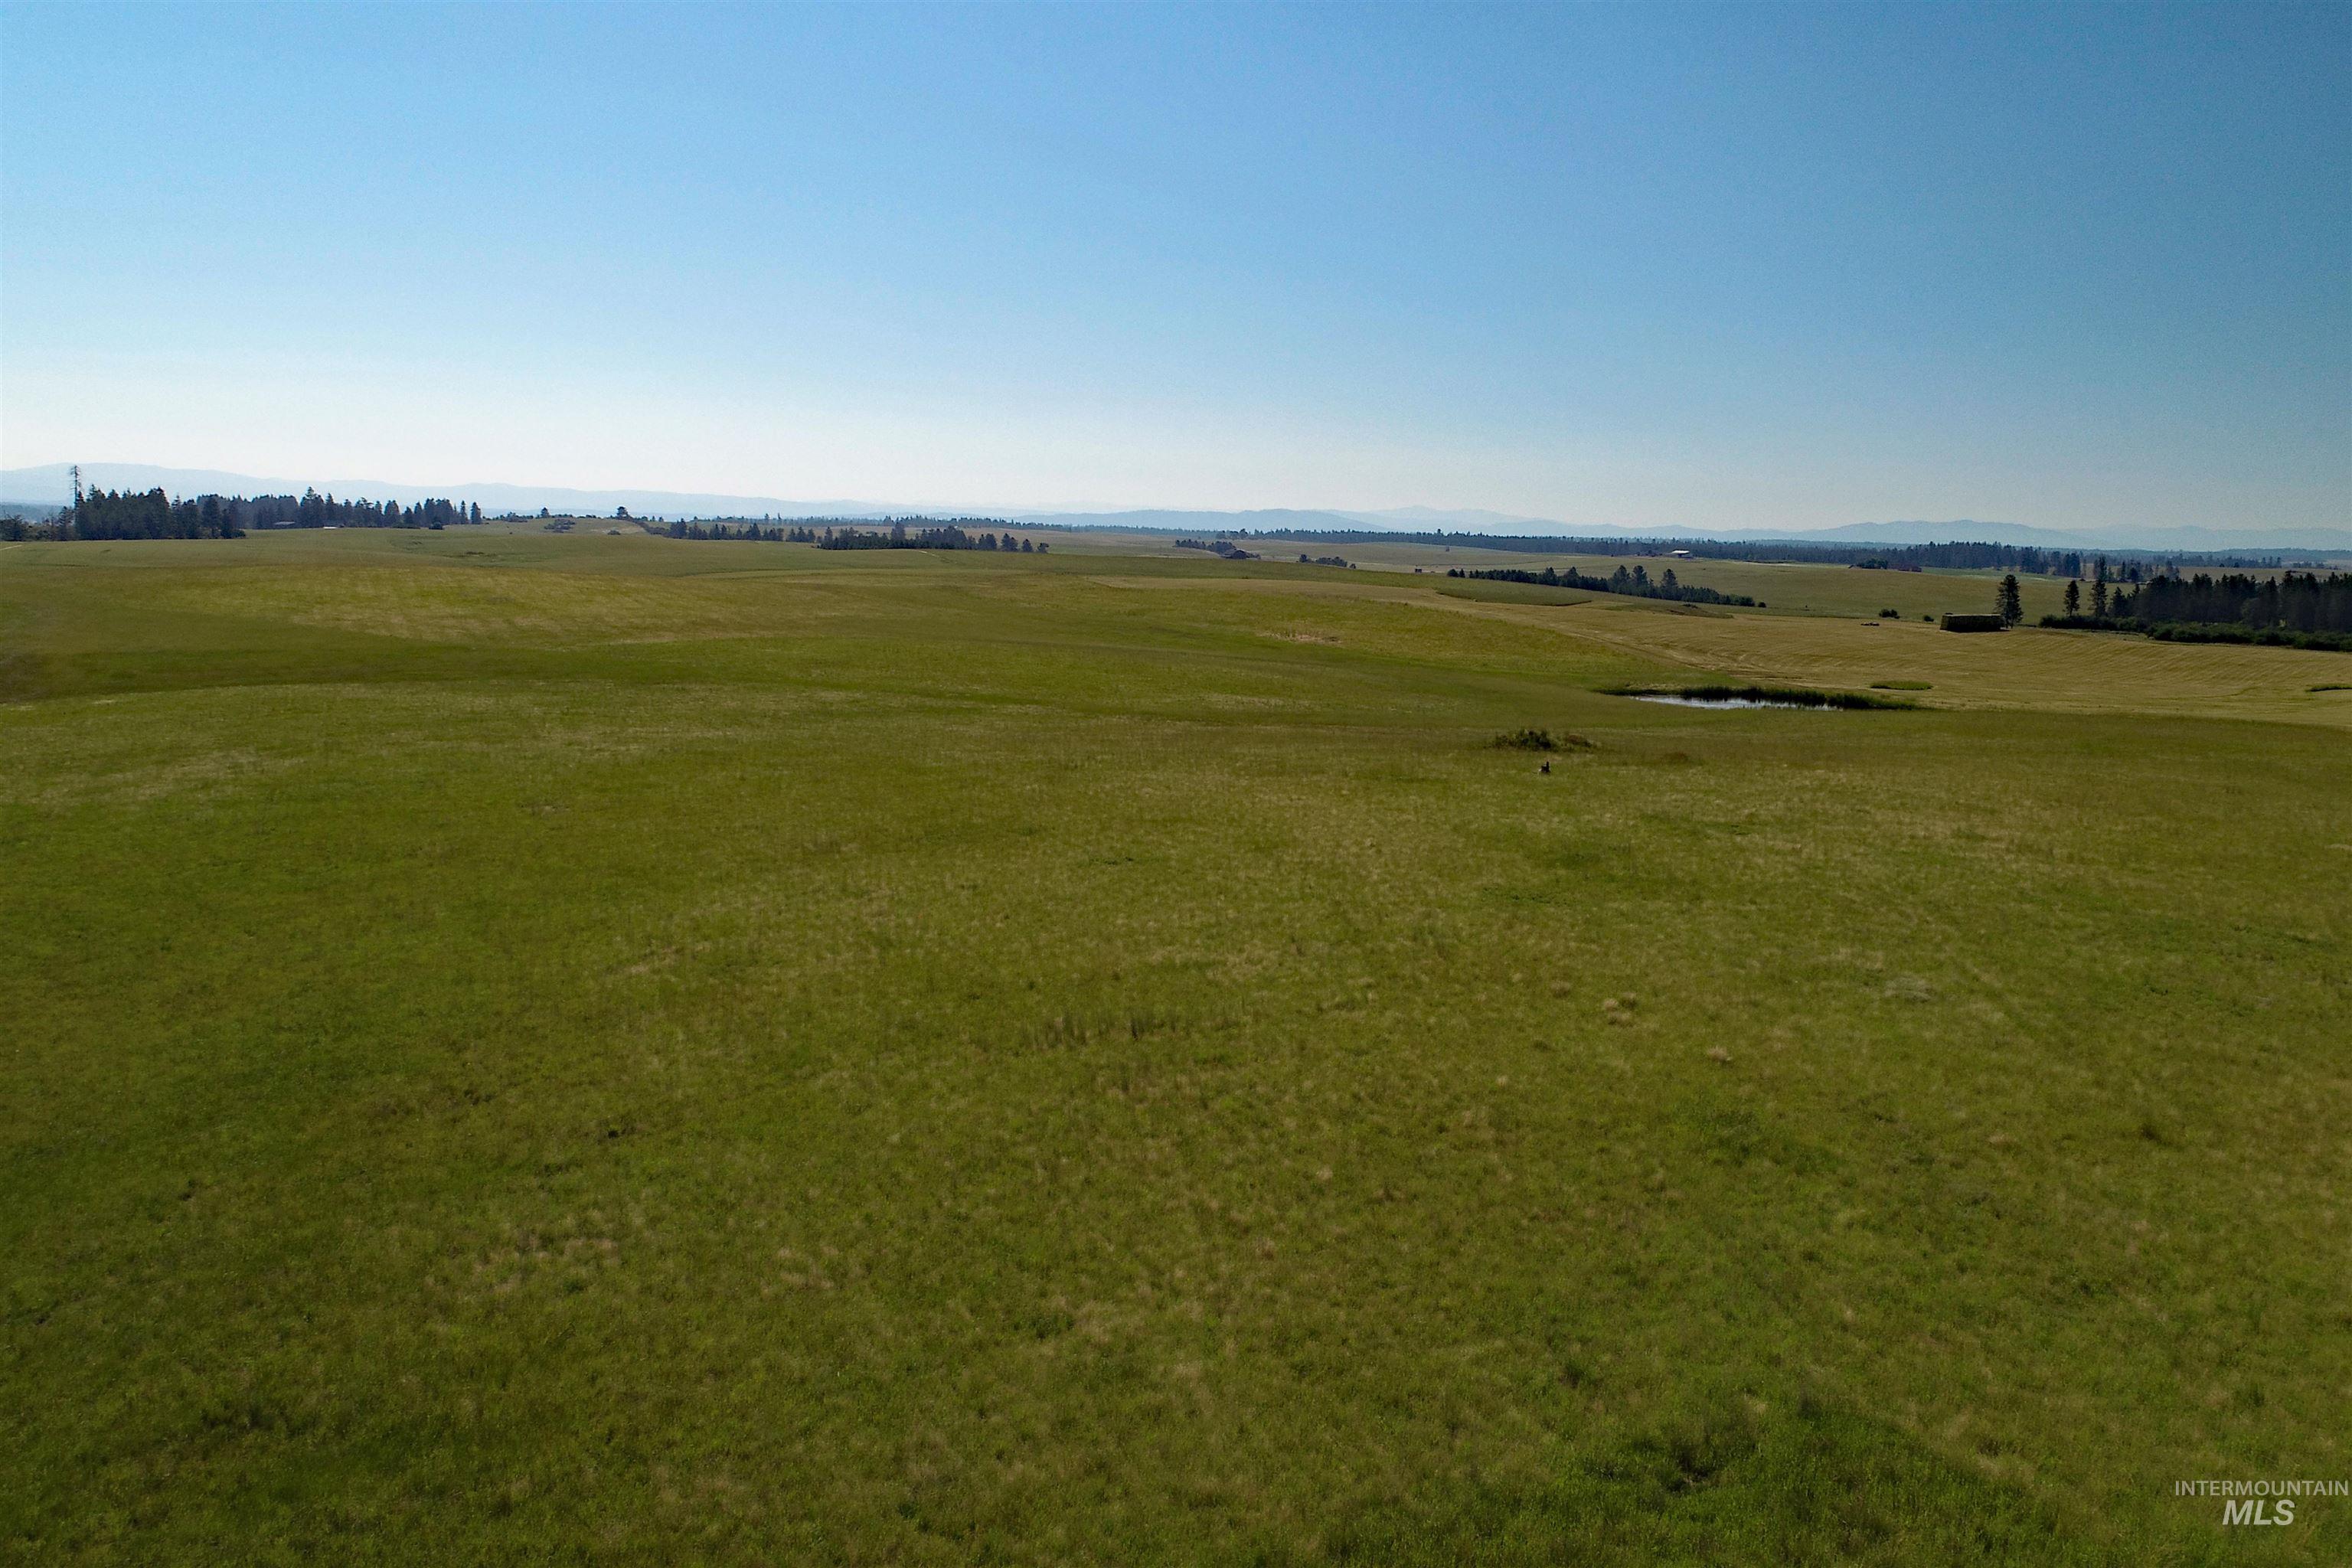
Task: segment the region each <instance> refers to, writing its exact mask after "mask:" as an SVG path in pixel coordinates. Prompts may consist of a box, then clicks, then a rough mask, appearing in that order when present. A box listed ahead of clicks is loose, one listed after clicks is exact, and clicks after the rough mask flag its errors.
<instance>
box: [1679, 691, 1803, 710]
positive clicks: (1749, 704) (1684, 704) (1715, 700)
mask: <svg viewBox="0 0 2352 1568" xmlns="http://www.w3.org/2000/svg"><path fill="white" fill-rule="evenodd" d="M1633 700H1634V701H1636V702H1665V703H1670V704H1672V705H1673V706H1675V707H1676V708H1815V707H1818V706H1820V704H1818V703H1812V702H1780V701H1775V700H1772V699H1771V698H1769V697H1677V696H1674V695H1672V694H1670V693H1667V692H1663V691H1661V692H1657V693H1649V692H1637V693H1636V694H1635V695H1634V698H1633Z"/></svg>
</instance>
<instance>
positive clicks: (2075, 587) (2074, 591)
mask: <svg viewBox="0 0 2352 1568" xmlns="http://www.w3.org/2000/svg"><path fill="white" fill-rule="evenodd" d="M2066 613H2067V614H2068V615H2070V616H2079V615H2081V614H2082V613H2083V584H2080V583H2068V584H2066Z"/></svg>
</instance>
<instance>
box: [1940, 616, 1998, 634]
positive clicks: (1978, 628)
mask: <svg viewBox="0 0 2352 1568" xmlns="http://www.w3.org/2000/svg"><path fill="white" fill-rule="evenodd" d="M1944 629H1945V630H1946V631H1948V632H1997V631H2000V629H2001V620H2000V616H1945V617H1944Z"/></svg>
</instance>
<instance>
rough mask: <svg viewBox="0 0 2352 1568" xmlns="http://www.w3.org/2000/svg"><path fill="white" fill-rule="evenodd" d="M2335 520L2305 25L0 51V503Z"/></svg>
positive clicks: (1845, 14) (757, 37)
mask: <svg viewBox="0 0 2352 1568" xmlns="http://www.w3.org/2000/svg"><path fill="white" fill-rule="evenodd" d="M71 458H79V459H82V460H85V461H89V460H100V459H106V460H119V461H137V462H152V463H163V464H171V465H177V466H185V467H205V468H229V469H236V470H241V471H245V472H252V473H264V474H270V475H279V476H289V477H304V476H310V475H316V476H320V477H351V476H366V477H376V478H382V479H394V480H404V481H414V482H420V483H434V482H447V483H457V482H462V481H476V480H484V481H487V480H511V481H517V482H533V483H543V484H566V485H577V486H583V487H619V486H634V487H646V488H667V489H695V490H719V491H735V492H740V493H751V494H763V495H776V496H786V497H795V498H799V497H806V498H812V499H814V498H820V497H863V498H871V499H876V500H901V501H908V502H915V501H935V502H950V501H951V502H955V503H960V504H965V505H971V506H986V507H1015V506H1037V505H1050V504H1103V505H1154V506H1199V507H1248V506H1340V507H1358V508H1371V507H1386V506H1402V505H1411V504H1423V505H1433V506H1444V507H1456V506H1477V507H1491V508H1495V509H1496V510H1505V511H1511V512H1517V513H1527V514H1534V515H1539V516H1544V517H1551V518H1559V519H1561V520H1564V521H1570V522H1571V523H1611V524H1630V525H1654V526H1660V527H1665V526H1700V527H1708V526H1715V527H1733V526H1782V525H1788V526H1796V525H1804V526H1821V525H1829V524H1836V523H1843V522H1851V521H1864V520H1871V519H1885V518H1958V517H1972V518H1978V519H1989V520H1990V519H1998V520H2003V521H2017V522H2025V523H2033V524H2040V525H2043V526H2053V527H2099V526H2115V525H2123V524H2149V525H2171V524H2189V523H2202V524H2208V525H2212V526H2221V527H2265V528H2268V527H2292V526H2296V525H2308V524H2321V525H2326V526H2331V527H2340V526H2343V525H2344V523H2345V522H2346V521H2347V514H2352V9H2347V8H2346V7H2343V6H2336V5H2330V6H2324V7H2317V8H2309V9H2301V8H2295V7H2291V6H2274V5H2230V6H2216V7H2195V8H2171V7H2157V6H2148V7H2137V6H2110V5H2076V6H2068V7H2061V8H2054V9H2045V8H2037V7H2032V6H2016V5H2010V6H1999V7H1987V8H1976V7H1970V6H1963V5H1888V6H1876V7H1873V6H1855V5H1847V6H1836V7H1784V6H1764V5H1738V6H1732V7H1726V8H1713V7H1665V6H1655V7H1650V6H1643V7H1626V8H1616V7H1543V8H1533V9H1522V8H1455V7H1438V6H1415V7H1406V8H1377V9H1359V8H1352V7H1347V6H1336V5H1318V6H1311V7H1302V8H1276V7H1188V8H1171V9H1160V8H1154V7H1138V6H1118V7H1109V6H1105V7H1055V8H1045V7H1023V6H988V7H977V6H976V7H955V8H944V9H931V8H904V7H880V6H874V7H857V8H846V9H831V8H817V7H784V6H756V7H741V8H737V7H688V6H658V7H648V8H634V7H622V6H601V5H599V6H585V5H583V6H574V7H567V8H559V9H541V8H535V7H527V6H495V7H481V8H465V9H443V8H439V7H432V6H417V5H398V6H384V7H376V6H368V5H335V6H318V7H307V8H305V7H268V8H262V7H235V8H229V9H209V8H195V7H181V6H163V5H140V6H133V7H127V8H121V9H116V8H107V7H86V6H70V7H66V6H58V7H50V6H28V5H21V4H10V5H5V7H0V463H5V466H10V467H16V466H25V465H30V464H37V463H47V462H57V461H64V460H68V459H71Z"/></svg>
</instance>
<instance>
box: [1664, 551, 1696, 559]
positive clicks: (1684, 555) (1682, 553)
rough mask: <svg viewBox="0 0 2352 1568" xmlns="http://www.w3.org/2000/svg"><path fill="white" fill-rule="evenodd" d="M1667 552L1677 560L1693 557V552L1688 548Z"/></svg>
mask: <svg viewBox="0 0 2352 1568" xmlns="http://www.w3.org/2000/svg"><path fill="white" fill-rule="evenodd" d="M1666 553H1667V554H1669V555H1671V556H1673V557H1674V558H1675V560H1677V561H1687V560H1689V559H1690V558H1691V552H1689V551H1687V550H1669V551H1667V552H1666Z"/></svg>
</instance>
